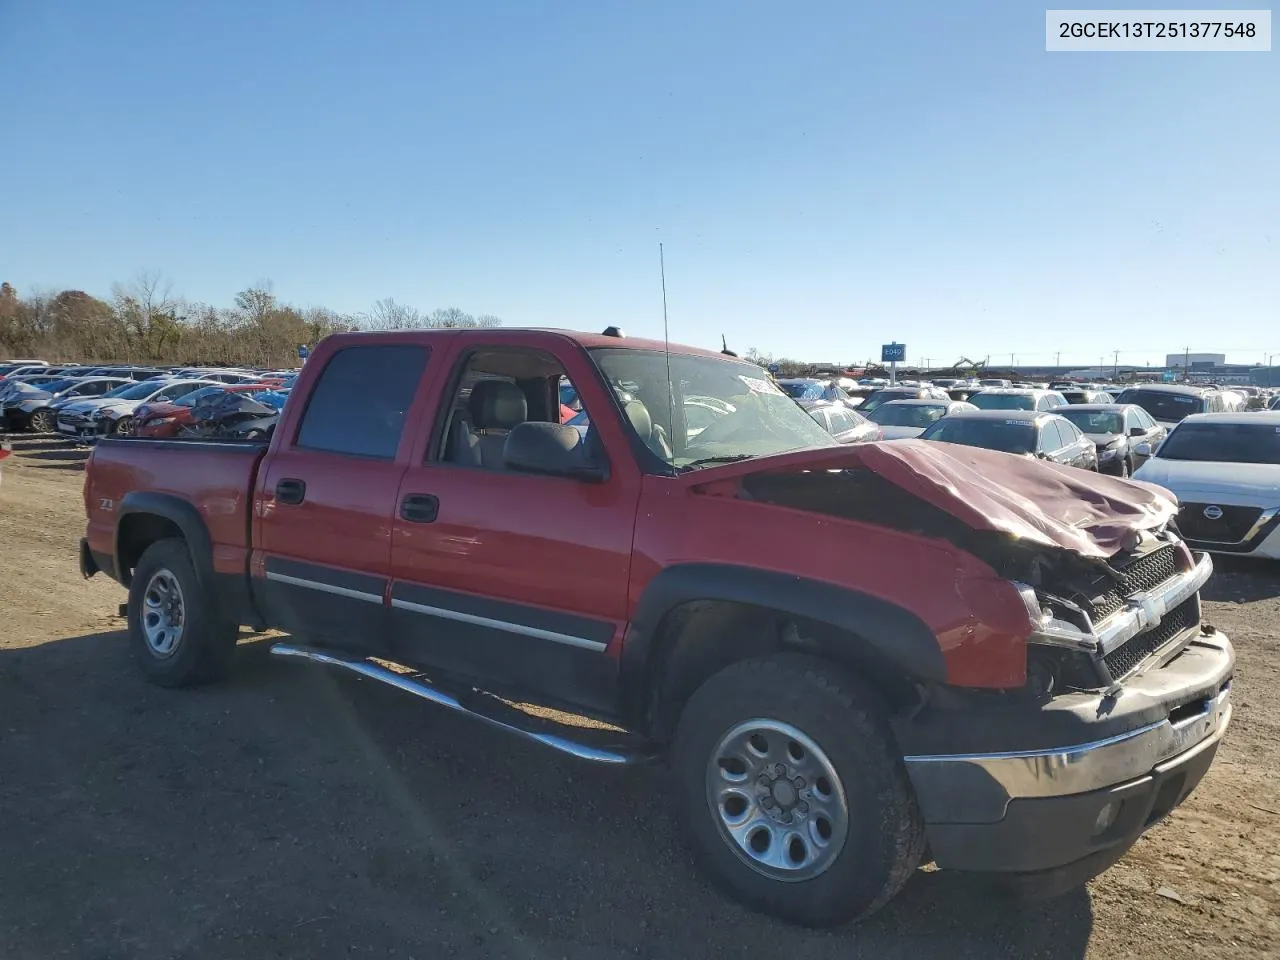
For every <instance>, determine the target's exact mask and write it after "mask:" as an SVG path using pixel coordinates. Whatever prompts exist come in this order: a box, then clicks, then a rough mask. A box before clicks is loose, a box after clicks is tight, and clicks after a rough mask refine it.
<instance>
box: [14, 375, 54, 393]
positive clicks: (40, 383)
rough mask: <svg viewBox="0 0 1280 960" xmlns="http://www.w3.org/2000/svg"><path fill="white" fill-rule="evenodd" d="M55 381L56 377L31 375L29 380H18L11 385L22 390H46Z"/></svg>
mask: <svg viewBox="0 0 1280 960" xmlns="http://www.w3.org/2000/svg"><path fill="white" fill-rule="evenodd" d="M57 382H58V378H57V377H32V378H31V379H29V380H18V381H16V382H15V383H14V385H13V386H14V388H15V389H17V390H22V391H31V390H48V389H50V388H52V386H53V385H54V384H55V383H57Z"/></svg>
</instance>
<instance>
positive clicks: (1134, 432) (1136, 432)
mask: <svg viewBox="0 0 1280 960" xmlns="http://www.w3.org/2000/svg"><path fill="white" fill-rule="evenodd" d="M1146 435H1147V431H1145V430H1143V429H1142V428H1141V427H1130V428H1129V436H1131V437H1145V436H1146Z"/></svg>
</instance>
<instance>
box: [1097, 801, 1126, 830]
mask: <svg viewBox="0 0 1280 960" xmlns="http://www.w3.org/2000/svg"><path fill="white" fill-rule="evenodd" d="M1118 816H1120V801H1119V800H1112V801H1111V802H1110V803H1108V804H1107V805H1106V806H1105V807H1103V808H1102V809H1101V810H1099V811H1098V819H1097V820H1095V821H1093V835H1094V836H1095V837H1096V836H1098V835H1099V834H1103V833H1106V832H1107V831H1108V830H1110V829H1111V826H1112V824H1114V823H1115V822H1116V817H1118Z"/></svg>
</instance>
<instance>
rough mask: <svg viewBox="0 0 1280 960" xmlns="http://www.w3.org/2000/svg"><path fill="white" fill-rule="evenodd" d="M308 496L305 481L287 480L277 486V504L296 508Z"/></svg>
mask: <svg viewBox="0 0 1280 960" xmlns="http://www.w3.org/2000/svg"><path fill="white" fill-rule="evenodd" d="M306 496H307V484H306V481H305V480H294V479H292V478H285V479H284V480H281V481H280V482H279V483H277V484H276V502H277V503H283V504H287V505H289V506H296V505H297V504H299V503H301V502H302V501H303V500H304V499H305V498H306Z"/></svg>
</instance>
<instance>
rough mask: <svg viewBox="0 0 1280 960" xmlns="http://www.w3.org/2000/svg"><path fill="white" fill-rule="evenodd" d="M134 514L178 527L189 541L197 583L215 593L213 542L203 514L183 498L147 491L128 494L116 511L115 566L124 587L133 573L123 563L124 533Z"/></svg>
mask: <svg viewBox="0 0 1280 960" xmlns="http://www.w3.org/2000/svg"><path fill="white" fill-rule="evenodd" d="M133 514H146V515H150V516H156V517H163V518H164V519H166V520H170V521H172V522H173V523H175V524H176V525H177V527H178V529H179V530H181V531H182V536H183V538H184V539H185V540H186V541H187V549H188V551H189V552H190V554H191V564H192V566H193V567H195V571H196V579H197V580H199V582H200V586H201V587H202V588H204V589H205V590H212V588H213V585H214V577H213V539H212V538H211V537H210V536H209V528H208V527H207V526H205V522H204V518H203V517H202V516H200V511H198V510H197V509H196V508H195V507H193V506H192V505H191V504H190V503H188V502H187V501H186V500H183V499H182V498H181V497H176V496H174V495H173V494H168V493H153V492H150V491H145V490H135V491H133V492H131V493H126V494H125V495H124V498H123V499H122V500H121V501H120V507H119V509H118V510H117V511H116V537H115V562H116V570H117V571H118V572H119V574H120V580H121V583H123V584H125V585H126V586H128V582H129V580H130V579H131V578H132V571H126V570H125V568H124V565H123V564H122V563H121V562H120V530H121V528H122V527H123V526H124V521H125V518H126V517H128V516H130V515H133Z"/></svg>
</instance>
